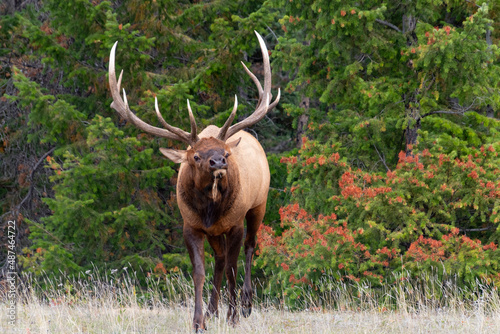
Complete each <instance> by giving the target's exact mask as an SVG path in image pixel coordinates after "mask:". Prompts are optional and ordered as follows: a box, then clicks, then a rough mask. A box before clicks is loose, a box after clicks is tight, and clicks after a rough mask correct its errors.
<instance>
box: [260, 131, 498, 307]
mask: <svg viewBox="0 0 500 334" xmlns="http://www.w3.org/2000/svg"><path fill="white" fill-rule="evenodd" d="M498 149H499V146H498V143H496V144H495V145H488V146H482V147H480V148H478V149H471V154H469V155H468V156H457V154H456V152H452V153H448V154H446V153H443V149H442V147H440V146H439V145H436V146H434V147H433V148H432V149H430V150H429V149H424V150H422V151H419V153H418V154H417V155H415V156H406V154H405V153H404V152H401V154H400V156H399V163H398V165H397V167H396V168H395V169H394V170H389V171H388V172H387V173H386V174H382V173H376V172H375V173H374V172H366V171H363V170H361V169H357V170H356V169H353V168H351V167H350V166H349V165H348V164H346V163H345V159H341V158H340V155H339V154H338V153H336V152H333V153H330V152H331V151H332V150H333V149H331V148H328V147H325V146H323V145H320V144H319V143H317V142H312V141H306V142H305V143H304V145H303V148H302V149H301V151H300V154H299V156H298V157H296V156H292V157H287V158H284V159H282V161H283V162H284V163H286V164H287V165H288V169H289V175H290V177H291V178H292V179H293V180H294V182H293V186H292V188H291V189H290V193H291V197H292V198H291V201H292V202H297V203H296V204H289V205H287V206H284V207H282V208H281V209H280V215H281V226H280V228H272V227H271V226H266V225H264V226H263V227H262V228H261V230H260V231H259V236H258V239H259V250H258V254H259V256H258V259H257V266H258V267H259V268H260V269H261V270H262V271H263V272H264V273H265V275H266V276H267V277H269V278H270V280H269V283H268V288H267V289H268V290H269V291H268V292H269V293H271V292H272V291H274V292H277V291H278V292H279V291H280V289H281V290H282V291H284V292H285V294H287V295H288V296H289V298H288V299H287V300H288V302H290V303H291V305H297V304H295V302H297V300H295V299H299V297H300V296H299V295H297V294H296V293H293V291H296V290H295V288H294V287H295V286H311V287H313V288H314V289H315V290H314V291H317V292H313V295H316V293H317V294H320V293H322V291H321V289H319V290H317V289H318V287H319V284H320V282H321V281H322V280H323V279H324V277H333V278H334V279H336V280H347V281H355V282H361V283H362V282H367V283H369V284H370V285H371V286H378V285H380V284H385V283H388V282H390V281H391V280H393V279H394V276H393V275H394V273H399V274H401V275H406V277H408V276H410V277H413V278H415V277H418V276H419V275H423V274H424V273H428V272H431V270H436V268H437V270H438V272H439V275H441V276H442V277H444V276H446V277H452V276H454V275H456V276H457V277H458V278H459V279H460V280H461V282H462V284H473V283H474V282H475V280H476V279H478V278H480V279H484V280H487V281H489V282H493V283H494V284H496V285H498V284H500V280H499V276H498V270H499V269H500V262H498V246H497V245H498V242H499V239H498V232H497V231H498V225H499V223H500V193H499V189H500V183H499V182H498V174H499V173H500V170H499V168H498V166H499V165H500V158H499V157H498ZM414 152H415V151H414ZM327 153H328V154H327ZM311 193H314V194H315V195H316V196H310V195H308V194H311ZM299 204H300V205H299ZM301 207H303V208H305V209H303V208H301ZM311 213H312V214H311ZM433 268H434V269H433ZM278 287H280V289H278ZM303 297H306V296H303ZM316 297H318V295H316ZM308 298H309V297H308ZM301 302H303V301H301Z"/></svg>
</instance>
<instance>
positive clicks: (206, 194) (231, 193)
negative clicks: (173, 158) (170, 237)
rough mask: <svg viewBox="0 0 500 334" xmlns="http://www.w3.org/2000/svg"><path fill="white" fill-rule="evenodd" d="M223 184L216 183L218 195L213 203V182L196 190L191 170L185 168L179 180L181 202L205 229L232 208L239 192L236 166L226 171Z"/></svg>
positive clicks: (233, 165)
mask: <svg viewBox="0 0 500 334" xmlns="http://www.w3.org/2000/svg"><path fill="white" fill-rule="evenodd" d="M225 178H226V180H225V182H218V184H217V188H218V189H217V190H218V193H219V194H220V195H219V196H218V198H217V200H216V201H214V200H213V199H212V198H211V196H210V194H211V193H212V186H213V182H215V181H213V180H212V182H210V183H209V184H208V185H207V186H206V187H204V188H203V189H198V188H197V187H195V185H194V180H193V172H192V170H191V168H186V173H184V174H183V175H182V178H181V179H179V181H178V182H179V185H180V187H179V195H180V196H181V198H182V201H183V202H184V203H186V204H187V206H188V207H189V209H191V210H192V211H193V212H194V213H195V214H196V215H197V216H198V217H199V218H200V219H201V221H202V223H203V226H204V227H205V228H209V227H211V226H212V225H213V224H215V223H216V222H217V221H218V220H219V219H220V218H221V217H224V216H225V214H226V213H227V212H228V211H229V210H230V209H231V208H232V207H233V205H234V204H235V201H236V197H237V196H238V193H239V192H240V187H241V185H240V181H239V170H238V168H237V166H236V164H234V163H233V164H232V166H230V168H228V170H227V174H226V176H225Z"/></svg>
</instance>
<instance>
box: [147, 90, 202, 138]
mask: <svg viewBox="0 0 500 334" xmlns="http://www.w3.org/2000/svg"><path fill="white" fill-rule="evenodd" d="M188 106H189V102H188ZM188 108H189V107H188ZM155 111H156V116H157V117H158V120H159V121H160V123H161V124H162V125H163V126H164V127H165V129H167V130H168V131H170V132H172V133H174V134H176V135H177V136H178V137H179V140H181V141H183V142H185V143H187V144H189V145H191V144H194V143H195V142H196V141H197V140H196V139H197V138H198V137H197V135H196V124H195V126H194V132H193V120H194V116H193V120H191V116H192V113H190V115H189V119H190V121H191V133H188V132H186V131H184V130H181V129H179V128H176V127H175V126H172V125H170V124H168V123H167V122H166V121H165V119H164V118H163V116H162V115H161V113H160V109H159V108H158V99H157V98H156V96H155ZM193 133H194V137H195V138H194V139H195V140H192V139H193Z"/></svg>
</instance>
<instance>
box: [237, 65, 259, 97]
mask: <svg viewBox="0 0 500 334" xmlns="http://www.w3.org/2000/svg"><path fill="white" fill-rule="evenodd" d="M241 65H243V68H244V69H245V72H247V74H248V76H250V78H251V79H252V81H253V82H254V84H255V86H257V90H258V91H259V101H258V102H257V105H259V104H260V103H261V102H262V95H264V90H263V89H262V85H261V84H260V81H259V79H257V77H256V76H255V74H253V73H252V71H250V70H249V69H248V67H247V66H246V65H245V63H244V62H241Z"/></svg>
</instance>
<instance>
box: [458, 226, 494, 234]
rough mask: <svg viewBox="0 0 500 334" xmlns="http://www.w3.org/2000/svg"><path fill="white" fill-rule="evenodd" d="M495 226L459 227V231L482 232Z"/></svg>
mask: <svg viewBox="0 0 500 334" xmlns="http://www.w3.org/2000/svg"><path fill="white" fill-rule="evenodd" d="M494 228H496V225H490V226H487V227H481V228H461V229H460V232H484V231H489V230H492V229H494Z"/></svg>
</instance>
